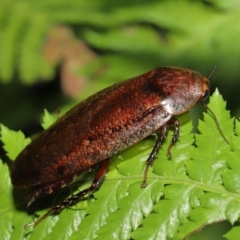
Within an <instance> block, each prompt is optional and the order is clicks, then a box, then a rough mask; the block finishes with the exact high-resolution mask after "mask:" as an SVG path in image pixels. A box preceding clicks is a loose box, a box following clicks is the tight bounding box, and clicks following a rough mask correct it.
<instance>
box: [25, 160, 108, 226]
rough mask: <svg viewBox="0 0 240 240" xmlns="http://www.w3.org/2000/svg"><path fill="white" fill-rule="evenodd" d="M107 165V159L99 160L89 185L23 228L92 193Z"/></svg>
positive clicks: (100, 181)
mask: <svg viewBox="0 0 240 240" xmlns="http://www.w3.org/2000/svg"><path fill="white" fill-rule="evenodd" d="M108 166H109V159H106V160H104V161H101V162H100V163H99V168H98V171H97V174H96V176H95V178H94V180H93V182H92V184H91V186H90V187H88V188H86V189H84V190H82V191H80V192H78V193H76V194H74V195H72V196H71V197H69V198H67V199H65V200H64V201H63V202H61V203H60V204H57V205H55V206H53V207H52V208H51V209H50V210H49V211H48V212H47V213H45V214H44V215H43V216H42V217H40V218H39V219H37V221H36V222H34V223H30V224H26V225H25V226H24V228H27V227H29V226H32V225H33V226H36V225H38V224H39V223H40V222H41V221H42V220H44V219H45V218H46V217H47V216H48V215H50V214H55V213H59V212H61V211H62V210H63V209H64V208H67V207H69V206H71V205H73V204H76V203H77V202H78V201H79V200H80V199H82V198H84V197H85V196H86V195H87V194H89V193H92V192H94V191H95V190H97V189H98V188H99V186H100V185H101V183H102V181H103V179H104V176H105V174H106V172H107V169H108Z"/></svg>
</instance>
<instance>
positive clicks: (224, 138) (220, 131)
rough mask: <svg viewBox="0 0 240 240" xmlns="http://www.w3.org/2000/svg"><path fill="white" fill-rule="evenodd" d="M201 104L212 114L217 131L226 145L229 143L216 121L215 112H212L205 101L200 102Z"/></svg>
mask: <svg viewBox="0 0 240 240" xmlns="http://www.w3.org/2000/svg"><path fill="white" fill-rule="evenodd" d="M201 104H202V105H203V107H205V108H206V109H207V110H208V111H209V112H210V113H211V116H212V118H213V120H214V122H215V123H216V125H217V129H218V131H219V133H220V134H221V136H222V138H223V140H224V141H225V142H226V143H227V144H228V145H230V143H229V141H228V140H227V138H226V137H225V136H224V134H223V131H222V129H221V127H220V124H219V122H218V120H217V117H216V116H215V114H214V113H213V111H212V110H211V109H210V108H209V107H208V106H207V105H206V103H204V102H201Z"/></svg>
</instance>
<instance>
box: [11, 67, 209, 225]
mask: <svg viewBox="0 0 240 240" xmlns="http://www.w3.org/2000/svg"><path fill="white" fill-rule="evenodd" d="M208 93H209V82H208V80H207V79H206V78H205V77H203V76H202V75H201V74H200V73H198V72H194V71H191V70H188V69H183V68H175V67H159V68H156V69H154V70H152V71H150V72H147V73H145V74H142V75H140V76H138V77H134V78H131V79H129V80H126V81H123V82H120V83H117V84H115V85H113V86H110V87H108V88H106V89H104V90H102V91H100V92H98V93H96V94H94V95H93V96H91V97H89V98H87V99H86V100H84V101H83V102H81V103H79V104H78V105H76V106H75V107H73V108H72V109H71V110H70V111H69V112H67V113H66V114H65V115H64V116H63V117H61V118H60V119H59V120H58V121H57V122H56V123H55V124H53V125H52V126H51V127H50V128H49V129H47V130H45V131H44V132H43V133H42V134H40V135H39V136H38V137H37V138H35V139H34V140H33V141H32V142H31V143H30V144H29V145H28V146H27V147H26V148H25V149H24V150H23V151H22V152H21V153H20V154H19V155H18V157H17V159H16V161H15V162H14V164H13V167H12V171H11V180H12V184H13V185H14V186H15V187H18V188H24V189H28V190H29V204H31V203H32V202H33V201H35V199H36V198H37V197H39V196H41V195H45V194H50V193H52V192H55V191H57V190H58V189H60V188H63V187H65V186H66V185H68V184H70V183H71V182H72V181H73V180H74V179H75V178H76V177H77V176H78V175H80V174H81V173H83V172H85V171H87V170H88V169H89V168H91V167H92V166H93V165H95V164H97V163H100V168H99V170H98V173H97V175H96V177H95V179H94V181H93V183H92V185H91V186H90V187H89V188H87V189H86V190H83V191H81V192H80V193H78V194H76V195H74V196H72V197H70V198H69V199H66V200H65V201H64V202H63V203H60V204H59V205H57V206H54V207H53V208H52V209H51V210H50V211H49V212H48V213H47V214H46V215H45V216H44V217H43V218H45V217H46V216H47V215H48V214H50V213H55V212H58V211H61V210H62V209H63V208H65V207H67V206H69V205H71V204H74V203H76V202H77V201H78V200H79V199H82V198H83V197H84V196H85V195H86V194H87V193H89V192H93V191H94V190H96V189H97V188H98V187H99V185H100V183H101V182H102V179H103V178H104V175H105V172H106V170H107V167H108V159H109V158H110V157H112V156H113V155H115V154H117V153H119V152H121V151H123V150H124V149H126V148H128V147H130V146H131V145H133V144H135V143H137V142H139V141H140V140H142V139H144V138H146V137H147V136H149V135H151V134H153V133H155V132H156V133H157V134H158V139H157V141H156V143H155V146H154V148H153V150H152V152H151V154H150V155H149V158H148V159H147V164H146V169H145V172H144V181H143V184H142V186H143V187H144V186H146V179H147V171H148V168H149V166H150V165H152V163H153V161H154V159H155V158H156V155H157V153H158V151H159V149H160V148H161V146H162V144H163V141H164V139H165V136H166V134H167V131H168V128H169V126H173V127H174V135H173V138H172V142H171V144H170V146H169V148H168V156H169V157H170V156H171V153H170V150H171V147H172V146H173V145H174V144H175V143H176V142H177V139H178V135H179V122H178V120H176V119H175V117H174V116H176V115H179V114H182V113H184V112H187V111H188V110H189V109H191V107H193V106H194V105H195V104H196V103H197V102H199V101H202V100H203V98H205V97H207V96H206V95H208ZM23 176H24V177H23ZM29 204H28V205H29ZM43 218H40V219H39V220H38V221H37V222H36V223H35V225H36V224H37V223H39V222H40V221H41V220H42V219H43Z"/></svg>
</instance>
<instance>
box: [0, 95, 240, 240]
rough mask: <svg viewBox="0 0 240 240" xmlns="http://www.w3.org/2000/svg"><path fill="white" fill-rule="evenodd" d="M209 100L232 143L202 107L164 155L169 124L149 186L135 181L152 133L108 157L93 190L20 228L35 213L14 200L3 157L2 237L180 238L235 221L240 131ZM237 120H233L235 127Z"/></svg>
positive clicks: (216, 100) (218, 102)
mask: <svg viewBox="0 0 240 240" xmlns="http://www.w3.org/2000/svg"><path fill="white" fill-rule="evenodd" d="M208 106H209V107H210V108H211V110H212V111H213V112H214V113H215V114H216V116H217V119H218V121H219V124H220V126H221V129H222V131H223V133H224V135H225V136H226V138H227V139H228V141H229V142H230V145H228V144H227V143H226V142H225V141H224V139H223V138H222V136H221V134H220V133H219V130H218V128H217V126H216V123H215V122H214V120H213V118H212V117H211V114H209V113H205V114H204V120H203V121H202V120H201V121H200V122H199V131H200V134H196V135H195V136H194V135H193V134H192V133H191V130H192V124H191V122H187V123H185V124H183V125H181V127H180V136H179V139H178V142H177V144H176V145H175V146H174V147H173V148H172V150H171V154H172V158H171V159H169V158H168V157H167V156H166V151H167V148H168V145H169V144H170V142H171V138H172V134H171V132H170V133H169V134H168V136H167V139H166V141H165V143H164V144H163V147H162V149H161V150H160V152H159V154H158V157H157V159H156V160H155V161H154V164H153V167H152V168H150V169H149V173H148V179H147V183H148V186H147V187H146V188H141V183H142V180H143V171H144V167H145V165H144V163H145V161H146V159H147V157H148V155H149V153H150V152H151V149H152V147H153V145H154V142H155V137H154V136H151V137H149V138H147V139H145V140H143V141H141V142H139V143H137V144H135V145H134V146H132V147H130V148H128V149H127V150H125V151H123V152H121V153H119V154H117V155H116V156H114V157H113V158H112V164H111V166H110V168H109V171H108V173H107V175H106V177H105V179H104V181H103V184H102V185H101V187H100V188H99V190H97V191H96V192H95V193H94V194H93V195H94V198H89V199H87V200H86V201H80V202H79V203H78V204H76V206H73V207H71V208H70V209H64V210H63V211H62V212H61V213H60V214H59V215H57V216H48V217H47V218H46V219H45V220H43V221H42V222H41V223H40V224H39V225H38V226H36V227H35V228H34V229H27V230H23V226H24V224H26V223H31V222H33V221H34V218H33V217H32V216H31V215H30V216H29V215H28V214H27V211H26V210H25V208H24V210H23V211H21V210H20V209H19V208H16V206H26V202H25V201H23V200H21V199H23V198H22V197H21V195H20V191H19V192H16V193H15V194H16V195H15V196H14V198H13V195H12V187H11V184H10V178H9V172H8V168H7V167H6V165H4V164H2V166H3V168H0V171H1V172H0V173H1V174H0V176H1V177H2V178H3V179H1V181H2V182H3V183H4V184H3V185H1V186H2V187H1V188H0V194H1V196H2V197H3V202H2V203H0V206H1V216H2V219H1V222H0V224H2V225H1V229H4V232H3V234H4V237H5V238H6V237H7V236H14V237H16V238H20V239H21V238H22V237H23V236H28V239H42V240H46V239H53V238H54V239H68V240H73V239H79V236H81V238H83V239H131V238H132V239H167V238H171V239H184V238H185V237H187V236H189V235H191V234H192V233H193V232H196V231H198V230H200V229H202V228H203V227H204V226H205V225H208V224H211V223H215V222H219V221H224V220H227V221H229V222H231V223H232V224H234V223H236V222H238V219H239V217H240V208H239V204H240V194H239V177H238V176H240V170H239V169H240V167H239V164H240V163H239V161H238V156H239V148H237V147H234V146H236V142H237V141H239V139H238V138H239V137H238V135H236V134H234V132H233V120H232V119H231V118H230V115H229V112H228V111H226V110H225V106H226V104H225V102H224V101H223V99H222V97H221V95H220V94H219V93H218V91H216V92H215V93H214V94H213V96H212V97H211V99H210V103H209V105H208ZM48 118H49V115H48V113H47V112H45V117H44V119H45V120H44V124H47V122H48V121H49V122H51V121H52V119H51V117H50V120H49V119H48ZM238 124H239V123H238V122H236V123H235V131H236V132H238V128H239V126H238ZM13 133H14V134H16V133H15V132H13ZM13 133H12V131H10V130H7V128H6V127H2V136H4V137H2V141H3V142H4V144H5V146H8V145H9V146H10V143H7V142H8V141H9V142H10V141H12V142H14V141H15V137H12V138H6V137H5V136H7V134H9V135H11V134H13ZM21 136H22V135H21ZM6 139H9V140H8V141H7V140H6ZM22 141H24V140H23V136H22ZM193 143H194V145H193ZM232 146H233V148H232ZM8 151H9V153H8V154H10V156H11V154H12V153H11V152H12V151H15V150H14V148H9V150H8ZM90 177H91V178H90ZM91 179H92V174H90V175H88V174H87V175H86V176H84V178H82V179H81V180H80V182H78V183H75V184H74V186H75V185H78V186H79V187H80V188H79V189H76V188H74V186H72V187H71V189H72V190H71V193H70V194H69V193H67V192H65V195H63V194H62V193H59V194H58V195H57V198H58V200H57V201H58V202H59V201H60V199H63V198H66V196H71V194H74V193H76V192H78V191H79V190H82V189H85V188H86V187H88V186H89V185H90V184H91ZM16 196H18V197H17V199H18V200H17V201H16V198H15V197H16ZM4 199H5V200H4ZM9 199H11V201H9ZM45 199H46V200H45ZM48 199H49V200H48ZM50 199H51V198H50V197H45V198H42V199H39V200H38V201H37V202H38V204H40V203H44V202H49V207H51V206H52V204H54V202H52V200H50ZM50 201H51V203H50ZM1 204H2V205H1ZM38 204H36V205H35V207H34V211H36V212H37V214H38V215H40V216H42V215H43V214H44V213H46V211H47V210H48V208H49V207H47V208H46V207H45V208H39V207H38ZM10 226H13V228H11V227H10ZM235 231H237V229H233V230H230V232H229V233H228V234H225V236H227V237H229V239H231V236H232V235H234V234H236V233H235ZM26 234H27V235H26ZM232 239H233V238H232Z"/></svg>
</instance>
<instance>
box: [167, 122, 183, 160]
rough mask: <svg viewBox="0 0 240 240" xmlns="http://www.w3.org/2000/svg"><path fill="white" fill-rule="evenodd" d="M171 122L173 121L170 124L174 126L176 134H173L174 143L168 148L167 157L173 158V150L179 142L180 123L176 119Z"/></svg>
mask: <svg viewBox="0 0 240 240" xmlns="http://www.w3.org/2000/svg"><path fill="white" fill-rule="evenodd" d="M170 121H171V122H170V124H171V125H172V126H173V129H174V132H173V136H172V141H171V143H170V145H169V146H168V149H167V156H168V157H169V158H171V157H172V155H171V149H172V147H173V146H174V145H175V144H176V142H177V140H178V137H179V126H180V124H179V121H178V120H177V119H176V118H171V119H170Z"/></svg>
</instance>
